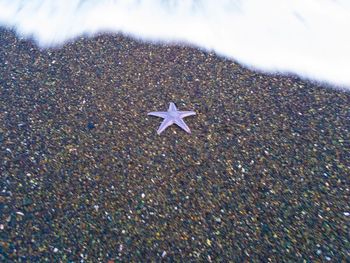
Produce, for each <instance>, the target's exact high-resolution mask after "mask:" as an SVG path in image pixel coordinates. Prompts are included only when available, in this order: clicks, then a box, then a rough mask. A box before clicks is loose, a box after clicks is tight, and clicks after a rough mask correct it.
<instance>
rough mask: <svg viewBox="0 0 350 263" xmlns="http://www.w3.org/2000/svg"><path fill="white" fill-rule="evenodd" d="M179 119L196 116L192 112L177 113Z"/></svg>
mask: <svg viewBox="0 0 350 263" xmlns="http://www.w3.org/2000/svg"><path fill="white" fill-rule="evenodd" d="M179 114H180V116H181V118H186V117H188V116H192V115H196V113H195V112H194V111H179Z"/></svg>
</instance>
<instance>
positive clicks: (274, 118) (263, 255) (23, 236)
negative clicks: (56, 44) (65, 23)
mask: <svg viewBox="0 0 350 263" xmlns="http://www.w3.org/2000/svg"><path fill="white" fill-rule="evenodd" d="M0 63H1V67H0V173H1V180H0V236H1V238H0V261H2V262H14V261H15V262H27V261H31V262H39V261H40V262H44V261H48V262H58V261H61V262H72V261H74V262H79V261H81V260H83V261H84V262H107V261H111V262H130V261H132V262H141V261H146V260H147V261H157V262H159V261H166V262H172V261H183V262H190V261H202V262H204V261H206V262H228V261H231V262H245V261H246V262H247V261H250V262H251V261H255V262H259V261H260V262H282V261H292V262H302V261H305V262H309V261H331V262H337V261H338V262H339V261H341V260H344V261H345V260H346V259H349V258H350V252H349V251H350V249H349V248H350V242H349V232H350V229H349V228H350V216H349V213H350V207H349V204H350V202H349V201H350V198H349V195H350V193H349V191H350V190H349V188H350V182H349V181H350V179H349V175H350V157H349V151H350V135H349V127H350V125H349V114H350V112H349V105H350V103H349V102H350V93H345V92H343V91H340V90H333V89H329V88H327V87H324V86H322V85H317V84H313V83H310V82H308V81H303V80H300V79H298V78H296V77H290V76H276V75H266V74H262V73H257V72H254V71H251V70H248V69H246V68H244V67H242V66H240V65H239V64H237V63H235V62H233V61H230V60H226V59H224V58H220V57H218V56H216V55H214V54H211V53H206V52H203V51H200V50H198V49H194V48H190V47H183V46H159V45H151V44H144V43H141V42H139V41H135V40H131V39H128V38H125V37H122V36H118V35H101V36H98V37H95V38H93V39H83V38H81V39H78V40H77V41H75V42H74V43H70V44H67V45H65V46H64V47H62V48H61V49H50V50H39V49H38V48H37V47H36V46H35V45H34V44H32V43H31V42H29V41H25V40H23V39H19V38H16V36H15V35H14V34H13V33H12V32H9V31H4V30H2V31H0ZM170 101H173V102H175V103H176V105H177V106H178V108H179V109H180V110H195V111H196V112H197V115H196V116H193V117H188V118H186V119H185V121H186V123H187V124H188V126H189V127H190V128H191V130H192V134H187V133H185V132H184V131H182V130H181V129H180V128H178V127H176V126H171V127H169V128H168V129H167V130H166V131H165V132H163V133H162V134H161V136H158V135H157V134H156V130H157V129H158V127H159V125H160V123H161V119H160V118H155V117H151V116H147V112H150V111H163V110H166V109H167V107H168V105H169V102H170Z"/></svg>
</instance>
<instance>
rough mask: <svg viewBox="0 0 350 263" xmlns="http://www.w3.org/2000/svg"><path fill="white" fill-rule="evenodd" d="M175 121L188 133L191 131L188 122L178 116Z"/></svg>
mask: <svg viewBox="0 0 350 263" xmlns="http://www.w3.org/2000/svg"><path fill="white" fill-rule="evenodd" d="M175 123H176V124H177V125H178V126H179V127H180V128H181V129H183V130H185V131H186V132H188V133H191V130H190V128H189V127H188V126H187V124H186V123H185V122H184V120H183V119H180V118H178V119H176V120H175Z"/></svg>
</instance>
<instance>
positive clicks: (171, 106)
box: [168, 102, 177, 111]
mask: <svg viewBox="0 0 350 263" xmlns="http://www.w3.org/2000/svg"><path fill="white" fill-rule="evenodd" d="M168 111H177V108H176V106H175V104H174V103H173V102H170V105H169V109H168Z"/></svg>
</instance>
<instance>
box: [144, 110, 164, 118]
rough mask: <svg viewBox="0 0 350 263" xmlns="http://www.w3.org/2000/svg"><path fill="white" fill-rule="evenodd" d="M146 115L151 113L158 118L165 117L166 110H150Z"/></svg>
mask: <svg viewBox="0 0 350 263" xmlns="http://www.w3.org/2000/svg"><path fill="white" fill-rule="evenodd" d="M147 115H152V116H156V117H160V118H166V116H167V112H164V111H152V112H149V113H147Z"/></svg>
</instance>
